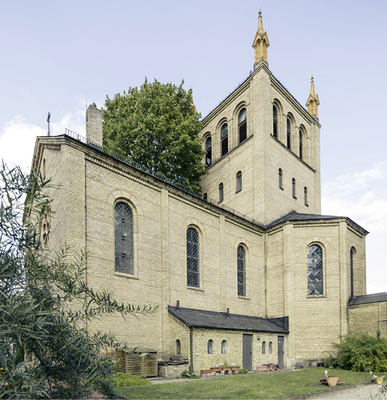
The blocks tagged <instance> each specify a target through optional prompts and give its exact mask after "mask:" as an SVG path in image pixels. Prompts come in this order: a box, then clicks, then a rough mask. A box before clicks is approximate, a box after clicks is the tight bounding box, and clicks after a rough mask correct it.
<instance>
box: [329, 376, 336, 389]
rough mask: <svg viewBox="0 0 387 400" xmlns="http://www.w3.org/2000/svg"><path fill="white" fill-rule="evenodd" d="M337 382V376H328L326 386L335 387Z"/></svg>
mask: <svg viewBox="0 0 387 400" xmlns="http://www.w3.org/2000/svg"><path fill="white" fill-rule="evenodd" d="M338 380H339V378H338V377H337V376H328V378H327V382H328V386H331V387H334V386H336V385H337V381H338Z"/></svg>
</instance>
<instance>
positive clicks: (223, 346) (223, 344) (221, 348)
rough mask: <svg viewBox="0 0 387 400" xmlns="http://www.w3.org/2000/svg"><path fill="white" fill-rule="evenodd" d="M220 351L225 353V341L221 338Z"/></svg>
mask: <svg viewBox="0 0 387 400" xmlns="http://www.w3.org/2000/svg"><path fill="white" fill-rule="evenodd" d="M220 352H221V353H222V354H226V353H227V342H226V341H225V340H222V343H221V345H220Z"/></svg>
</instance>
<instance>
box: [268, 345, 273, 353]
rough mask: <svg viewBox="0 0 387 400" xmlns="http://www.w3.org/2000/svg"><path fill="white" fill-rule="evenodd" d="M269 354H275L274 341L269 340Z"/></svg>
mask: <svg viewBox="0 0 387 400" xmlns="http://www.w3.org/2000/svg"><path fill="white" fill-rule="evenodd" d="M269 354H273V342H269Z"/></svg>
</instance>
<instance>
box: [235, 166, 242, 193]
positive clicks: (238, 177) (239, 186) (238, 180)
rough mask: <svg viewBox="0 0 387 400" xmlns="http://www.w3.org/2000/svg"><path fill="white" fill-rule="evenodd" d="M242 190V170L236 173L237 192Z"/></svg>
mask: <svg viewBox="0 0 387 400" xmlns="http://www.w3.org/2000/svg"><path fill="white" fill-rule="evenodd" d="M241 190H242V172H241V171H238V172H237V174H236V193H238V192H240V191H241Z"/></svg>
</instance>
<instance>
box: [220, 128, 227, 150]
mask: <svg viewBox="0 0 387 400" xmlns="http://www.w3.org/2000/svg"><path fill="white" fill-rule="evenodd" d="M220 141H221V147H222V151H221V154H222V156H224V155H225V154H227V153H228V125H227V124H223V125H222V128H221V130H220Z"/></svg>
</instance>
